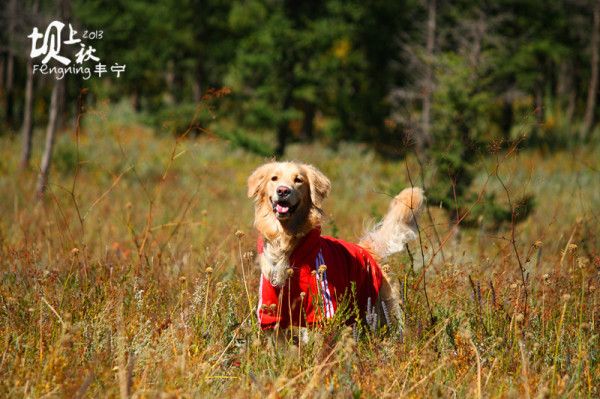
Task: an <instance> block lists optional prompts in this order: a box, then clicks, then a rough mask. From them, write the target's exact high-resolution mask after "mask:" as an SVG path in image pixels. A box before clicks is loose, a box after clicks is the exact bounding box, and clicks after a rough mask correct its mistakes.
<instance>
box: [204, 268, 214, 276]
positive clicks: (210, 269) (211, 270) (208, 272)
mask: <svg viewBox="0 0 600 399" xmlns="http://www.w3.org/2000/svg"><path fill="white" fill-rule="evenodd" d="M204 271H205V272H206V274H211V273H212V272H213V268H212V267H210V266H209V267H207V268H206V269H204Z"/></svg>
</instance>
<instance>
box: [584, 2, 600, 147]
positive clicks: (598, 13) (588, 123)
mask: <svg viewBox="0 0 600 399" xmlns="http://www.w3.org/2000/svg"><path fill="white" fill-rule="evenodd" d="M593 14H594V25H593V28H592V38H591V40H592V43H591V52H592V56H591V65H590V69H591V72H590V73H591V76H590V85H589V87H588V97H587V104H586V107H585V116H584V117H583V126H582V128H581V133H580V134H581V138H582V139H585V138H586V137H587V135H588V133H589V131H590V129H591V128H592V125H593V124H594V109H595V108H596V96H597V92H598V44H599V43H598V42H599V40H600V37H599V36H600V32H599V30H600V0H596V1H595V2H594V11H593Z"/></svg>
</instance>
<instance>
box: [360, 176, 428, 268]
mask: <svg viewBox="0 0 600 399" xmlns="http://www.w3.org/2000/svg"><path fill="white" fill-rule="evenodd" d="M424 201H425V196H424V195H423V190H422V189H420V188H418V187H411V188H406V189H404V190H402V191H401V192H400V194H398V195H397V196H396V197H394V199H393V200H392V202H391V204H390V208H389V210H388V212H387V214H386V215H385V216H384V218H383V220H382V221H381V222H379V223H378V224H377V225H376V226H375V227H374V228H373V229H372V230H370V231H369V232H368V233H367V234H365V236H364V237H363V238H362V240H361V241H360V245H361V246H362V247H364V248H365V249H367V250H368V251H369V252H371V254H373V256H374V257H375V258H377V259H378V260H382V259H385V258H387V257H388V256H390V255H392V254H394V253H396V252H400V251H402V250H403V249H404V246H405V245H406V243H407V242H409V241H412V240H414V239H416V238H417V223H416V217H417V215H418V214H419V212H420V211H421V208H422V207H423V202H424Z"/></svg>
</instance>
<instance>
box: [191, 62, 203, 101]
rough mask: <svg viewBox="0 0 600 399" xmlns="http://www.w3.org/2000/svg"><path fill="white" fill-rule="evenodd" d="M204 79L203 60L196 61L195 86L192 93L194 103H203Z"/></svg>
mask: <svg viewBox="0 0 600 399" xmlns="http://www.w3.org/2000/svg"><path fill="white" fill-rule="evenodd" d="M203 79H204V65H203V63H202V60H201V59H198V61H196V72H195V73H194V84H193V85H192V93H193V96H194V102H195V103H196V104H197V103H199V102H200V101H202V89H203V87H202V81H203Z"/></svg>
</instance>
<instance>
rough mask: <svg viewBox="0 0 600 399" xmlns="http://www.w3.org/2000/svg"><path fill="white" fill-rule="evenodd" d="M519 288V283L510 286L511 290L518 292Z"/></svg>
mask: <svg viewBox="0 0 600 399" xmlns="http://www.w3.org/2000/svg"><path fill="white" fill-rule="evenodd" d="M517 287H518V285H517V283H512V284H511V285H510V288H511V289H512V290H516V289H517Z"/></svg>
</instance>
